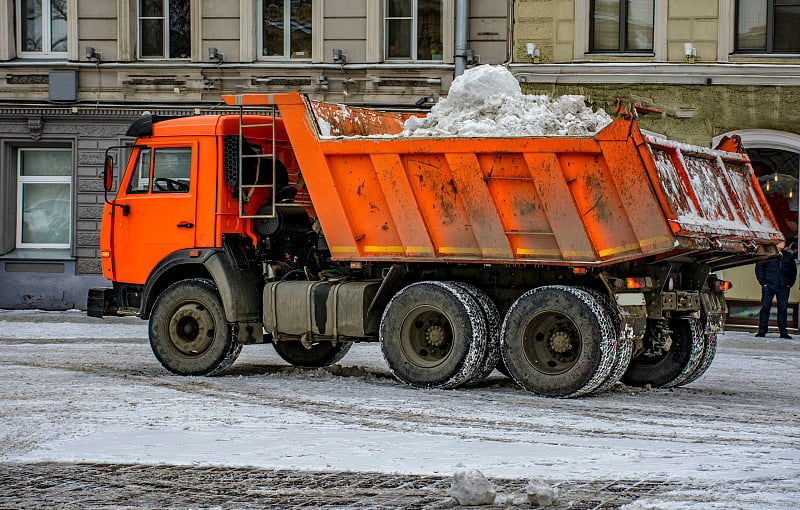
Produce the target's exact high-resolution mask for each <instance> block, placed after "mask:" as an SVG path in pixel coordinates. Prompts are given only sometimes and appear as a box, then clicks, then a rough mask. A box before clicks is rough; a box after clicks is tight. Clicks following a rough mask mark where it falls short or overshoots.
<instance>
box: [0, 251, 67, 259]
mask: <svg viewBox="0 0 800 510" xmlns="http://www.w3.org/2000/svg"><path fill="white" fill-rule="evenodd" d="M74 259H75V257H73V256H72V253H70V250H69V249H53V250H48V249H34V248H17V249H16V250H12V251H10V252H8V253H6V254H5V255H0V260H74Z"/></svg>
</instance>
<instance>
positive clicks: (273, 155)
mask: <svg viewBox="0 0 800 510" xmlns="http://www.w3.org/2000/svg"><path fill="white" fill-rule="evenodd" d="M251 108H253V107H252V106H251V107H248V109H251ZM258 109H259V110H262V109H263V110H265V111H264V113H263V114H261V113H260V114H258V115H257V117H258V118H259V119H266V118H267V115H266V113H267V112H269V117H268V118H269V122H259V123H256V124H245V123H244V121H245V113H244V106H240V107H239V150H238V153H239V161H238V172H236V173H237V174H238V183H237V190H238V200H237V201H238V202H239V217H240V218H274V217H275V215H276V212H275V206H276V196H277V187H276V177H277V176H276V175H275V174H276V173H277V172H276V169H277V167H276V160H277V151H276V150H275V149H276V143H275V138H276V134H275V125H276V123H275V115H276V113H277V108H276V107H275V105H270V106H263V107H259V108H258ZM247 128H271V129H270V131H271V132H272V144H271V145H270V150H267V151H264V152H263V153H261V154H258V153H254V154H245V152H244V151H245V145H246V144H247V141H246V139H245V137H244V131H245V129H247ZM265 159H270V160H272V168H271V169H270V171H271V172H272V179H270V183H269V184H259V183H258V179H257V178H256V179H254V182H253V183H252V184H245V183H244V182H243V178H242V176H243V175H244V166H245V161H247V160H254V161H256V168H260V167H261V162H262V161H263V160H265ZM256 175H258V173H257V174H256ZM258 188H269V190H270V200H271V201H272V206H271V207H270V209H269V214H258V213H257V212H256V213H253V214H245V210H244V203H245V200H244V198H245V190H249V191H250V194H251V195H252V193H253V192H254V191H255V190H256V189H258ZM247 198H248V200H249V196H248V197H247Z"/></svg>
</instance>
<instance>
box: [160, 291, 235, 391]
mask: <svg viewBox="0 0 800 510" xmlns="http://www.w3.org/2000/svg"><path fill="white" fill-rule="evenodd" d="M149 334H150V347H151V348H152V349H153V354H155V356H156V358H157V359H158V361H160V362H161V364H162V365H163V366H164V368H166V369H167V370H169V371H170V372H173V373H175V374H178V375H214V374H217V373H219V372H222V371H223V370H225V369H226V368H228V367H229V366H230V365H231V364H232V363H233V362H234V361H235V360H236V358H237V357H238V356H239V353H240V352H241V350H242V344H240V343H238V342H237V341H236V337H237V335H236V326H235V325H234V324H230V323H228V322H227V321H226V320H225V310H224V309H223V307H222V302H221V301H220V298H219V294H218V293H217V289H216V287H215V286H214V284H213V283H212V282H211V281H209V280H203V279H192V280H181V281H179V282H176V283H173V284H172V285H170V286H169V287H167V288H166V289H165V290H164V291H163V292H162V293H161V294H160V295H159V296H158V299H156V302H155V305H154V306H153V312H152V314H151V315H150V324H149Z"/></svg>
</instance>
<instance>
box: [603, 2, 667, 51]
mask: <svg viewBox="0 0 800 510" xmlns="http://www.w3.org/2000/svg"><path fill="white" fill-rule="evenodd" d="M650 1H652V2H653V21H652V27H653V36H652V45H651V47H650V48H648V49H641V50H637V49H631V48H628V1H627V0H619V12H618V13H617V14H618V16H619V44H618V45H617V49H616V50H609V49H597V48H595V38H594V8H595V3H596V1H595V0H589V20H588V21H589V51H588V53H593V54H615V55H616V54H637V55H638V54H643V55H652V54H653V53H654V52H655V50H656V44H657V43H656V18H657V14H658V12H657V11H658V6H657V5H656V1H655V0H650Z"/></svg>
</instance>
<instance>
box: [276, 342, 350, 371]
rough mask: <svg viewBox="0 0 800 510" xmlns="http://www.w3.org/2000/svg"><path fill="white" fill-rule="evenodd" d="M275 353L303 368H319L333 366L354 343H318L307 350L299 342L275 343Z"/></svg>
mask: <svg viewBox="0 0 800 510" xmlns="http://www.w3.org/2000/svg"><path fill="white" fill-rule="evenodd" d="M272 345H273V347H275V352H277V353H278V356H280V357H281V358H283V360H284V361H286V362H287V363H289V364H291V365H294V366H296V367H302V368H319V367H327V366H329V365H333V364H334V363H336V362H337V361H339V360H341V359H342V358H344V355H345V354H347V351H349V350H350V347H352V346H353V342H338V343H337V344H336V345H333V342H328V341H325V342H318V343H315V344H313V345H312V346H311V349H306V348H305V347H304V346H303V344H301V343H300V342H299V341H277V342H273V344H272Z"/></svg>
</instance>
